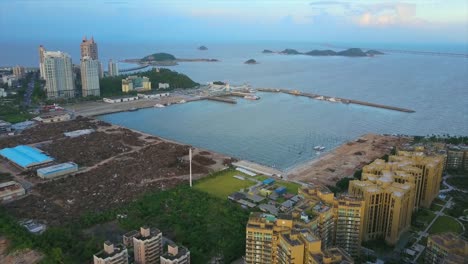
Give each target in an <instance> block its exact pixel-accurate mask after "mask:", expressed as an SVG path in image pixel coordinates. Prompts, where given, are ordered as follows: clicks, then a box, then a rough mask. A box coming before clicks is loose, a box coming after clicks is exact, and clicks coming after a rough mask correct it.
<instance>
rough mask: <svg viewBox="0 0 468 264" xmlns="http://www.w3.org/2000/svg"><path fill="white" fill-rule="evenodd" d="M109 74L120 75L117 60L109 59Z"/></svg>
mask: <svg viewBox="0 0 468 264" xmlns="http://www.w3.org/2000/svg"><path fill="white" fill-rule="evenodd" d="M107 73H108V75H109V76H118V75H119V65H118V64H117V62H114V61H112V60H109V68H108V72H107Z"/></svg>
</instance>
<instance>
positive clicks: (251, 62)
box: [244, 59, 258, 64]
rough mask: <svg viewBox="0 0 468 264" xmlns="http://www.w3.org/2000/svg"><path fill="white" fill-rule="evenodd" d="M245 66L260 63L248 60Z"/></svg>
mask: <svg viewBox="0 0 468 264" xmlns="http://www.w3.org/2000/svg"><path fill="white" fill-rule="evenodd" d="M244 63H245V64H258V62H257V61H256V60H254V59H250V60H247V61H246V62H244Z"/></svg>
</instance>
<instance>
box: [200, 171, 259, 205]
mask: <svg viewBox="0 0 468 264" xmlns="http://www.w3.org/2000/svg"><path fill="white" fill-rule="evenodd" d="M235 175H239V176H243V177H245V178H246V179H245V180H239V179H236V178H234V176H235ZM247 178H250V177H249V176H248V175H246V174H244V173H242V172H240V171H236V170H234V169H228V170H224V171H220V172H217V173H215V174H213V175H211V176H208V177H207V178H204V179H201V180H198V181H196V182H195V188H196V189H198V190H200V191H204V192H207V193H209V194H211V195H213V196H216V197H218V198H221V199H227V197H228V195H230V194H231V193H233V192H236V191H239V190H240V189H243V188H247V187H250V186H252V185H254V184H255V182H253V181H250V180H248V179H247Z"/></svg>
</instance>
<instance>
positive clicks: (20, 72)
mask: <svg viewBox="0 0 468 264" xmlns="http://www.w3.org/2000/svg"><path fill="white" fill-rule="evenodd" d="M24 74H25V70H24V67H22V66H19V65H17V66H15V67H13V75H15V76H16V78H18V79H21V78H23V77H24Z"/></svg>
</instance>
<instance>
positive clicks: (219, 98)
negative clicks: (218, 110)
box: [200, 96, 237, 104]
mask: <svg viewBox="0 0 468 264" xmlns="http://www.w3.org/2000/svg"><path fill="white" fill-rule="evenodd" d="M200 99H201V100H203V99H205V100H211V101H217V102H223V103H229V104H237V101H236V100H234V99H231V98H226V97H219V96H207V97H202V98H200Z"/></svg>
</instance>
